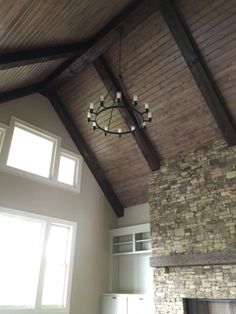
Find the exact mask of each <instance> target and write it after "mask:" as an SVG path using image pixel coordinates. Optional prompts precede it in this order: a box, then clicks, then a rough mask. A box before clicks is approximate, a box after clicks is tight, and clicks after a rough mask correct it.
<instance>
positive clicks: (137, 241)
mask: <svg viewBox="0 0 236 314" xmlns="http://www.w3.org/2000/svg"><path fill="white" fill-rule="evenodd" d="M150 241H151V239H143V240H136V241H135V242H136V243H140V242H150Z"/></svg>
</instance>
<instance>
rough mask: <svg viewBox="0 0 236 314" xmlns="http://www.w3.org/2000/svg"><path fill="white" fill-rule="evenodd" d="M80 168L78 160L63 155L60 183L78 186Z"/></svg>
mask: <svg viewBox="0 0 236 314" xmlns="http://www.w3.org/2000/svg"><path fill="white" fill-rule="evenodd" d="M78 167H79V160H78V158H76V157H73V156H71V155H69V154H65V153H62V154H61V156H60V163H59V171H58V181H59V182H61V183H65V184H68V185H72V186H73V185H76V184H77V182H76V178H77V177H78V175H77V172H78Z"/></svg>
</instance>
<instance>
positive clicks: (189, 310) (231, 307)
mask: <svg viewBox="0 0 236 314" xmlns="http://www.w3.org/2000/svg"><path fill="white" fill-rule="evenodd" d="M185 305H186V306H185V307H186V314H236V300H209V299H207V300H205V299H204V300H203V299H186V302H185Z"/></svg>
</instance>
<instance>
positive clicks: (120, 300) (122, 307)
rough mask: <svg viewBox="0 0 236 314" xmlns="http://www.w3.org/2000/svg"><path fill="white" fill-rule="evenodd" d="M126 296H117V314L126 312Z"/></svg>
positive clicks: (125, 313)
mask: <svg viewBox="0 0 236 314" xmlns="http://www.w3.org/2000/svg"><path fill="white" fill-rule="evenodd" d="M127 301H128V298H127V296H123V295H122V296H118V297H117V314H127V310H128V308H127V307H128V303H127Z"/></svg>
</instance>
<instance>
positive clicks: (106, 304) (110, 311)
mask: <svg viewBox="0 0 236 314" xmlns="http://www.w3.org/2000/svg"><path fill="white" fill-rule="evenodd" d="M116 309H117V297H116V296H115V295H114V296H112V295H104V296H103V299H102V314H117V311H116Z"/></svg>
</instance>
